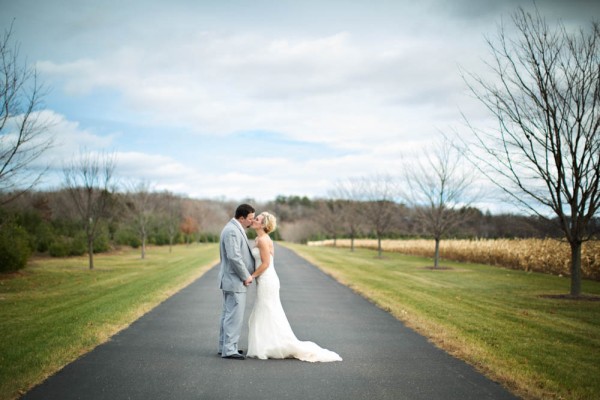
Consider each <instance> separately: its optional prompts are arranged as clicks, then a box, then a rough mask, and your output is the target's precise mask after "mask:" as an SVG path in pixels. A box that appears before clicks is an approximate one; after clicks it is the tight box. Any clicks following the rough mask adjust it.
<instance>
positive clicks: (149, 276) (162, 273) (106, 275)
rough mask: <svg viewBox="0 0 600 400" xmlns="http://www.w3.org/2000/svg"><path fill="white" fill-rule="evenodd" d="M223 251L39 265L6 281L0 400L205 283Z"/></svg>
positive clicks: (210, 247) (160, 251)
mask: <svg viewBox="0 0 600 400" xmlns="http://www.w3.org/2000/svg"><path fill="white" fill-rule="evenodd" d="M218 257H219V248H218V245H217V244H202V245H191V246H189V247H186V246H177V247H174V248H173V252H172V253H169V249H168V247H157V248H150V249H149V250H148V252H147V254H146V259H145V260H142V259H141V258H140V251H139V250H124V251H121V252H118V253H112V254H101V255H97V256H96V257H95V260H94V261H95V269H94V270H89V269H88V268H87V256H84V257H75V258H68V259H55V258H42V259H41V258H38V259H34V260H32V261H31V262H30V264H29V265H28V266H27V268H25V269H24V270H23V271H21V272H19V273H18V274H13V275H9V276H2V275H0V321H1V325H0V338H1V339H0V398H1V399H13V398H16V397H18V396H19V395H20V394H22V393H23V392H24V391H26V390H27V389H29V388H30V387H32V386H33V385H34V384H36V383H39V382H41V381H42V380H43V379H45V378H46V377H47V376H49V375H51V374H52V373H54V372H56V371H57V370H58V369H60V368H61V367H62V366H64V365H66V364H68V363H69V362H71V361H73V360H75V359H76V358H77V357H79V356H80V355H82V354H85V353H86V352H88V351H90V350H91V349H93V348H94V347H96V346H97V345H99V344H101V343H103V342H105V341H106V340H107V339H108V338H110V337H111V336H112V335H114V334H115V333H117V332H119V331H120V330H122V329H123V328H125V327H127V326H128V325H129V324H131V323H132V322H133V321H135V320H136V319H138V318H139V317H140V316H142V315H143V314H145V313H146V312H148V311H149V310H151V309H152V308H154V307H155V306H156V305H158V304H159V303H160V302H162V301H163V300H165V299H166V298H168V297H169V296H170V295H172V294H174V293H175V292H177V291H178V290H180V289H182V288H183V287H185V286H187V285H188V284H190V283H191V282H192V281H193V280H195V279H196V278H198V277H199V276H201V275H202V274H203V273H204V272H206V271H207V270H208V269H209V268H210V267H211V266H213V265H215V264H216V262H217V261H218Z"/></svg>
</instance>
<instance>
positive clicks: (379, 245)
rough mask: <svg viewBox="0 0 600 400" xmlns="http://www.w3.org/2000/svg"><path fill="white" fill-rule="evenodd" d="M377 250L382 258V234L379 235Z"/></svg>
mask: <svg viewBox="0 0 600 400" xmlns="http://www.w3.org/2000/svg"><path fill="white" fill-rule="evenodd" d="M377 252H378V254H379V258H381V255H382V251H381V236H379V235H378V236H377Z"/></svg>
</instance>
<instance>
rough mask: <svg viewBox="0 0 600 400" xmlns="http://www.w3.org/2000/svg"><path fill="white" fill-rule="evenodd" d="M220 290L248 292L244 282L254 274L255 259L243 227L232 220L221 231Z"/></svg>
mask: <svg viewBox="0 0 600 400" xmlns="http://www.w3.org/2000/svg"><path fill="white" fill-rule="evenodd" d="M220 244H221V248H220V255H221V264H220V269H219V282H220V288H221V289H222V290H225V291H228V292H246V291H247V288H246V286H244V281H245V280H246V279H248V277H250V274H251V273H252V272H254V269H255V266H254V257H253V256H252V251H251V248H250V243H249V242H248V237H247V236H246V232H244V229H243V228H242V226H241V225H240V224H239V223H238V222H237V221H236V220H235V219H231V221H229V222H228V223H227V225H225V227H224V228H223V230H222V231H221V239H220Z"/></svg>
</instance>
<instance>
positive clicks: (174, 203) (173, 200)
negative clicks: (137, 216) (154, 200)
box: [159, 192, 181, 253]
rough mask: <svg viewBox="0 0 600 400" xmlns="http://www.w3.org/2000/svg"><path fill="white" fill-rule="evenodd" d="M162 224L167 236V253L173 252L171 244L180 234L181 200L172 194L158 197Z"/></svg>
mask: <svg viewBox="0 0 600 400" xmlns="http://www.w3.org/2000/svg"><path fill="white" fill-rule="evenodd" d="M159 201H160V204H161V206H160V208H161V210H162V213H161V214H162V222H163V224H164V227H165V229H166V231H167V234H168V236H169V253H171V252H172V251H173V242H174V241H175V237H177V234H178V233H179V232H180V225H181V198H180V197H177V196H175V195H174V194H173V193H170V192H164V193H162V194H161V195H160V200H159Z"/></svg>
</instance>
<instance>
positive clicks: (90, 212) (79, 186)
mask: <svg viewBox="0 0 600 400" xmlns="http://www.w3.org/2000/svg"><path fill="white" fill-rule="evenodd" d="M115 165H116V163H115V158H114V156H112V155H104V154H94V153H86V152H82V154H81V155H80V157H79V158H77V159H75V160H74V161H73V162H72V163H71V164H70V165H68V166H65V167H64V169H63V172H64V177H65V188H66V190H67V192H68V193H69V197H70V199H71V201H72V202H73V206H74V209H75V211H76V213H77V215H78V217H79V218H80V219H81V221H82V223H83V227H84V230H85V234H86V238H87V245H88V255H89V266H90V269H93V268H94V240H95V239H96V236H97V234H98V228H99V222H100V221H101V220H102V219H103V218H107V217H108V214H109V210H110V207H111V205H112V203H113V196H112V194H113V192H114V188H113V187H112V180H113V172H114V170H115Z"/></svg>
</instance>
